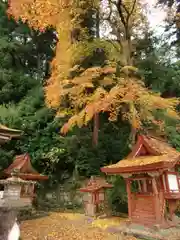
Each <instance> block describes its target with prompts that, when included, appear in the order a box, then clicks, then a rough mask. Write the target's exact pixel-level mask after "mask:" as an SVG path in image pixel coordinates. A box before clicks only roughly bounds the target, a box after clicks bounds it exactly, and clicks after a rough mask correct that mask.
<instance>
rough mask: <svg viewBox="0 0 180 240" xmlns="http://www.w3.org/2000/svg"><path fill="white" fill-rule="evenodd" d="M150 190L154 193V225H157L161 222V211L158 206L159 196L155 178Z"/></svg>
mask: <svg viewBox="0 0 180 240" xmlns="http://www.w3.org/2000/svg"><path fill="white" fill-rule="evenodd" d="M152 188H153V193H154V211H155V217H156V223H157V224H159V223H160V222H161V209H160V205H159V194H158V189H157V182H156V179H155V178H153V179H152Z"/></svg>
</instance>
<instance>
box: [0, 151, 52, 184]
mask: <svg viewBox="0 0 180 240" xmlns="http://www.w3.org/2000/svg"><path fill="white" fill-rule="evenodd" d="M15 169H18V170H19V177H21V178H22V179H26V180H45V179H48V177H47V176H43V175H40V174H39V173H38V172H37V171H36V170H35V169H34V168H33V166H32V164H31V159H30V156H29V154H28V153H25V154H21V155H17V156H16V157H15V159H14V161H13V163H12V164H11V165H10V166H9V167H8V168H7V169H5V170H4V173H5V174H6V175H8V176H10V175H11V173H12V172H13V171H14V170H15Z"/></svg>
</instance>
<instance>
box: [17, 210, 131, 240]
mask: <svg viewBox="0 0 180 240" xmlns="http://www.w3.org/2000/svg"><path fill="white" fill-rule="evenodd" d="M69 216H70V215H69ZM21 238H22V240H56V239H58V240H73V239H74V240H88V239H89V240H107V239H108V240H133V239H134V238H131V237H124V236H122V235H119V234H118V235H115V234H111V233H108V232H106V231H103V230H101V229H99V228H96V227H93V226H92V225H91V224H89V223H87V221H84V219H83V218H82V217H81V218H80V217H77V220H76V216H75V215H74V219H72V216H71V217H70V218H69V217H67V216H66V214H63V213H51V214H50V215H49V216H46V217H43V218H38V219H33V220H28V221H24V222H23V223H22V224H21Z"/></svg>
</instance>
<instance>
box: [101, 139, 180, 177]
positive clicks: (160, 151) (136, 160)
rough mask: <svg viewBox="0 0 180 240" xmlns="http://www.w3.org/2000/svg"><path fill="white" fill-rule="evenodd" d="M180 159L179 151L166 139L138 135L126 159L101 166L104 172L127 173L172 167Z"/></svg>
mask: <svg viewBox="0 0 180 240" xmlns="http://www.w3.org/2000/svg"><path fill="white" fill-rule="evenodd" d="M179 160H180V152H178V151H177V150H176V149H174V148H172V147H171V146H170V145H169V144H168V143H167V142H166V141H164V140H163V139H161V138H156V137H153V136H145V135H140V136H139V137H138V140H137V142H136V144H135V145H134V147H133V148H132V151H131V153H130V154H129V155H128V156H127V158H126V159H124V160H120V161H119V162H118V163H116V164H112V165H109V166H106V167H103V168H101V171H102V172H105V173H112V174H113V173H114V174H116V173H125V172H126V173H128V172H140V171H153V170H158V169H166V168H167V169H168V168H172V167H173V166H174V165H175V164H177V163H178V161H179Z"/></svg>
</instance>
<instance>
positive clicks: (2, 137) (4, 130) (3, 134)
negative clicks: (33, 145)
mask: <svg viewBox="0 0 180 240" xmlns="http://www.w3.org/2000/svg"><path fill="white" fill-rule="evenodd" d="M21 134H22V131H20V130H16V129H12V128H8V127H6V126H4V125H2V124H0V143H1V144H2V143H5V142H8V141H10V140H11V139H12V138H18V137H20V136H21Z"/></svg>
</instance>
